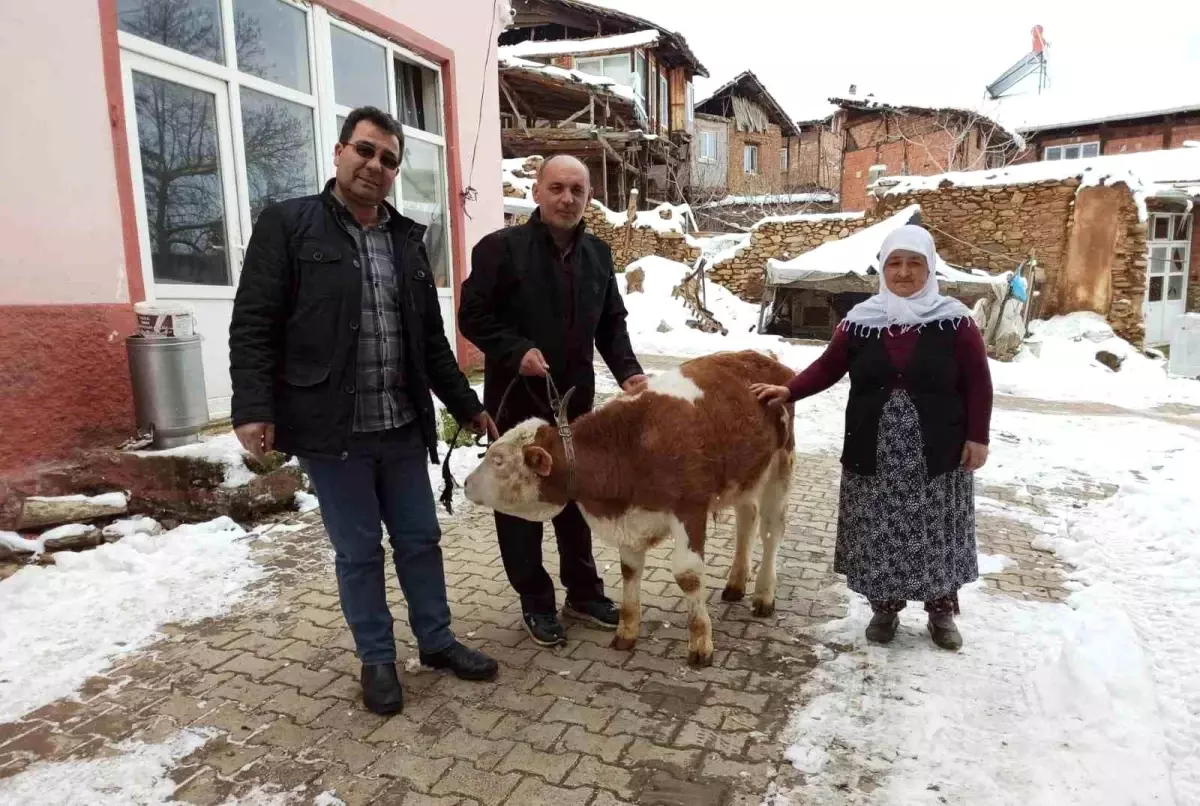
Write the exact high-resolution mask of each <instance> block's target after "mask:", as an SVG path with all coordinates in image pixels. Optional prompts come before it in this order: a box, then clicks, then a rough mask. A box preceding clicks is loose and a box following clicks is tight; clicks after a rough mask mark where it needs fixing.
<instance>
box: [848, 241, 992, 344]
mask: <svg viewBox="0 0 1200 806" xmlns="http://www.w3.org/2000/svg"><path fill="white" fill-rule="evenodd" d="M897 249H903V250H905V251H908V252H916V253H917V254H918V255H924V256H925V263H926V265H927V266H928V267H929V277H928V278H927V279H926V280H925V287H924V288H922V289H921V290H920V291H918V292H917V293H915V294H913V295H912V296H911V297H899V296H896V295H895V294H893V293H892V292H891V291H889V290H888V287H887V282H886V281H885V280H884V277H883V267H884V265H885V264H886V263H887V259H888V256H889V255H891V253H892V252H894V251H896V250H897ZM937 265H938V256H937V248H936V247H935V246H934V244H933V236H932V235H930V234H929V232H928V231H926V230H925V229H924V228H922V227H918V226H916V225H915V224H906V225H905V226H903V227H900V228H899V229H898V230H896V231H895V232H893V233H892V234H891V235H889V236H887V238H885V239H884V241H883V247H882V248H881V249H880V250H879V293H878V294H876V295H875V296H873V297H871V298H870V299H868V300H866V301H864V302H860V303H859V304H858V305H855V306H854V307H853V308H851V309H850V313H849V314H847V315H846V318H845V319H844V320H842V323H841V325H839V327H842V328H854V329H855V331H856V332H861V331H876V332H879V331H882V330H884V329H886V328H889V327H892V326H898V327H900V328H901V330H902V331H903V330H909V329H911V328H921V327H923V326H925V325H928V324H930V323H931V322H938V323H941V322H949V323H950V326H951V327H957V326H958V323H959V322H960V321H962V320H963V319H964V318H967V317H970V316H971V311H970V309H968V308H967V306H966V305H963V304H962V303H961V302H959V301H958V300H956V299H954V298H953V297H943V296H942V295H941V294H940V293H939V292H938V279H937Z"/></svg>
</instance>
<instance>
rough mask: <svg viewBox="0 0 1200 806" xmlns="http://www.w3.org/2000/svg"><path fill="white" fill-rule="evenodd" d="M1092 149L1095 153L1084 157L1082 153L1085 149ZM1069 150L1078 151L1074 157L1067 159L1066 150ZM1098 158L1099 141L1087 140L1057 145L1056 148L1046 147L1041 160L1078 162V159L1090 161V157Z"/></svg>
mask: <svg viewBox="0 0 1200 806" xmlns="http://www.w3.org/2000/svg"><path fill="white" fill-rule="evenodd" d="M1092 147H1094V148H1095V151H1096V153H1095V154H1088V155H1085V154H1084V153H1083V151H1084V149H1085V148H1092ZM1071 148H1076V149H1079V150H1078V151H1077V152H1076V154H1075V156H1073V157H1068V156H1067V149H1071ZM1098 156H1100V141H1099V140H1089V141H1088V142H1086V143H1064V144H1062V145H1057V146H1046V148H1045V149H1044V150H1043V153H1042V160H1043V161H1048V160H1078V159H1091V158H1092V157H1098Z"/></svg>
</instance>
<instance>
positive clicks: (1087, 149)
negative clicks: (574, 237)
mask: <svg viewBox="0 0 1200 806" xmlns="http://www.w3.org/2000/svg"><path fill="white" fill-rule="evenodd" d="M1099 155H1100V144H1099V143H1088V144H1087V145H1085V146H1084V147H1083V156H1085V157H1096V156H1099Z"/></svg>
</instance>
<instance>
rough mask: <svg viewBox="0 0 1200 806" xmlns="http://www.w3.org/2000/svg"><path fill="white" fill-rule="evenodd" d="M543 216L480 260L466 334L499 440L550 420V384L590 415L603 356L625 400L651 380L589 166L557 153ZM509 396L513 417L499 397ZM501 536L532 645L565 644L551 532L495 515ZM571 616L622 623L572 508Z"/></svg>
mask: <svg viewBox="0 0 1200 806" xmlns="http://www.w3.org/2000/svg"><path fill="white" fill-rule="evenodd" d="M533 197H534V200H535V201H537V203H538V208H537V210H535V211H534V213H533V216H532V217H531V218H530V220H529V222H528V223H527V224H524V225H522V226H519V227H509V228H507V229H503V230H500V231H499V232H494V233H492V234H491V235H488V236H487V237H485V238H484V239H483V240H481V241H480V242H479V243H478V244H477V245H476V247H475V250H474V252H473V253H472V255H471V275H470V276H469V277H468V278H467V280H466V281H465V282H464V283H463V288H462V302H461V305H460V308H459V314H458V324H459V327H460V328H461V329H462V332H463V335H465V336H466V337H467V338H468V339H470V340H471V341H472V342H473V343H474V344H475V345H476V346H477V347H478V348H479V349H480V350H482V351H483V353H484V356H485V359H486V361H485V368H484V389H483V395H484V402H485V404H486V405H487V407H488V410H489V411H493V412H496V417H497V419H498V425H499V427H500V429H501V431H502V432H503V431H506V430H508V429H510V428H512V427H513V426H515V425H517V424H518V423H520V422H522V421H523V420H525V419H527V418H529V417H541V418H544V419H549V418H550V416H551V409H550V404H549V401H548V400H547V391H546V382H545V381H544V380H543V379H544V378H545V376H546V375H547V374H549V375H550V376H551V378H552V379H553V380H554V384H555V387H556V388H557V389H558V390H559V391H560V392H562V393H564V394H565V393H566V391H567V390H568V389H571V388H573V389H574V390H575V392H574V394H573V395H572V397H571V400H570V403H569V406H568V408H569V412H568V413H569V415H570V417H571V418H572V419H574V418H575V417H578V416H579V415H581V414H583V413H584V412H587V411H590V410H591V408H592V405H593V403H594V398H595V390H596V378H595V373H594V370H593V361H594V350H593V345H594V348H595V349H598V350H599V351H600V355H601V357H603V359H604V361H605V363H606V364H607V365H608V368H609V370H610V371H611V372H612V374H613V376H614V377H615V378H616V380H617V382H618V383H620V384H621V387H622V388H623V389H625V390H626V391H633V390H635V389H637V388H639V387H640V386H641V385H643V384H644V383H645V382H646V378H645V376H644V375H643V374H642V368H641V366H640V365H639V364H638V360H637V357H636V356H635V355H634V354H633V347H632V346H631V345H630V343H629V332H628V330H627V329H626V326H625V316H626V312H625V303H624V302H623V301H622V300H621V293H620V291H619V290H618V288H617V277H616V274H615V272H614V270H613V260H612V252H611V250H609V248H608V246H607V245H606V244H605V243H604V242H603V241H601V240H600V239H599V238H597V237H595V236H594V235H592V234H591V233H588V232H586V230H585V225H584V223H583V213H584V211H585V210H586V209H587V205H588V204H590V203H591V200H592V189H591V181H590V177H589V175H588V169H587V167H586V166H585V165H584V164H583V163H582V162H580V161H579V160H577V159H575V158H574V157H569V156H563V155H559V156H556V157H552V158H550V159H549V160H547V161H546V162H544V163H543V164H542V166H541V168H540V170H539V171H538V177H537V182H536V183H535V184H534V187H533ZM510 387H511V390H512V391H511V392H509V394H508V398H507V400H505V401H504V409H503V411H498V410H497V409H498V408H499V407H500V403H501V398H502V397H503V396H504V394H505V392H506V391H508V390H509V388H510ZM496 534H497V536H498V537H499V540H500V555H501V557H502V559H503V561H504V569H505V571H506V572H507V574H508V579H509V582H510V583H511V584H512V586H513V588H514V589H515V590H516V591H517V593H518V594H519V595H520V597H521V610H522V614H523V617H524V622H525V629H526V630H528V631H529V634H530V636H531V637H532V638H533V640H534V641H536V642H537V643H539V644H541V645H543V646H554V645H557V644H561V643H563V642H564V641H565V636H564V631H563V627H562V624H561V623H560V622H559V620H558V616H557V614H556V605H555V598H554V583H553V582H552V581H551V579H550V575H549V574H547V573H546V569H545V568H544V567H543V566H542V525H541V524H540V523H533V522H531V521H526V520H522V519H520V518H514V517H512V516H510V515H503V514H501V513H499V512H497V513H496ZM554 534H555V537H556V538H557V540H558V553H559V569H560V573H561V578H562V583H563V585H564V587H566V602H565V605H564V611H565V612H566V613H567V614H568V615H570V616H572V617H574V618H578V619H582V620H585V621H589V622H592V623H593V624H597V625H600V626H603V627H606V628H610V629H611V628H615V627H616V625H617V622H618V620H619V613H618V610H617V607H616V605H615V604H614V603H613V602H612V600H611V599H609V598H608V597H607V596H605V595H604V583H603V582H602V581H601V579H600V576H599V574H598V573H597V572H596V562H595V560H594V559H593V557H592V535H591V531H590V530H589V529H588V526H587V523H586V522H585V521H584V519H583V516H582V514H580V511H579V507H578V506H576V505H575V504H574V503H572V504H570V505H568V506H567V508H566V509H564V510H563V512H562V514H560V515H559V516H558V517H557V518H555V519H554Z"/></svg>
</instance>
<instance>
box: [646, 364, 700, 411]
mask: <svg viewBox="0 0 1200 806" xmlns="http://www.w3.org/2000/svg"><path fill="white" fill-rule="evenodd" d="M646 389H647V390H648V391H651V392H656V393H658V394H660V395H665V396H667V397H674V398H678V399H679V400H683V401H685V402H687V403H693V404H694V403H695V402H696V401H697V400H699V399H700V398H702V397H704V390H702V389H701V388H700V387H699V386H697V385H696V382H695V381H693V380H692V379H691V378H689V377H687V376H686V375H684V374H683V373H682V372H680V371H679V370H677V369H673V370H671V371H670V372H664V373H663V374H661V375H655V376H654V377H652V378H650V381H649V383H647V384H646Z"/></svg>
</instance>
